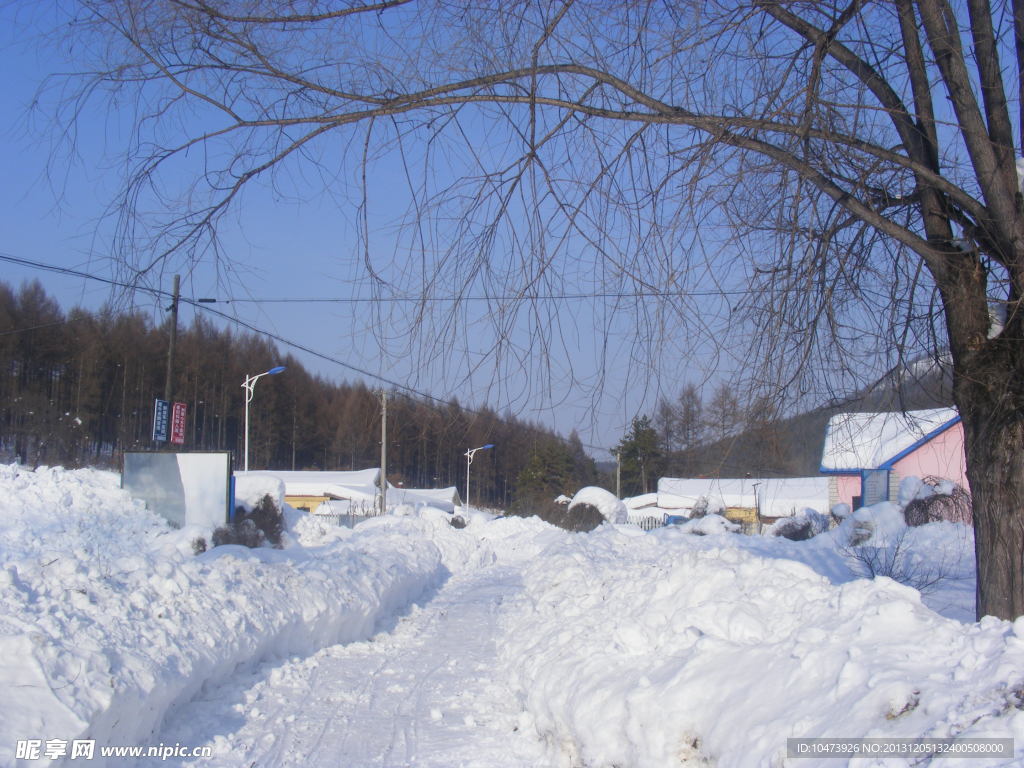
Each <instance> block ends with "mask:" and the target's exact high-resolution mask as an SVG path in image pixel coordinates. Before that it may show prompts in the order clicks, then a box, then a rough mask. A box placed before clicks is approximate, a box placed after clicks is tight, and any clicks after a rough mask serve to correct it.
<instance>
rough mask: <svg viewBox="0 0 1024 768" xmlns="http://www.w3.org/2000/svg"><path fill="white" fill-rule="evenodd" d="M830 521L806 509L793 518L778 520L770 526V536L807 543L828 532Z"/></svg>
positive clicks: (768, 532) (814, 511)
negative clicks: (808, 540)
mask: <svg viewBox="0 0 1024 768" xmlns="http://www.w3.org/2000/svg"><path fill="white" fill-rule="evenodd" d="M828 526H829V519H828V518H827V517H826V516H825V515H822V514H821V513H819V512H817V511H816V510H813V509H810V508H808V507H805V508H804V509H802V510H801V511H800V512H798V513H797V514H795V515H793V516H792V517H784V518H782V519H780V520H776V521H775V523H773V524H772V525H771V526H769V528H768V530H767V531H766V533H767V534H768V535H769V536H781V537H782V538H784V539H789V540H790V541H806V540H807V539H811V538H814V537H815V536H817V535H818V534H819V533H824V532H825V531H827V530H828Z"/></svg>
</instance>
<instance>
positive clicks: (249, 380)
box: [242, 365, 285, 472]
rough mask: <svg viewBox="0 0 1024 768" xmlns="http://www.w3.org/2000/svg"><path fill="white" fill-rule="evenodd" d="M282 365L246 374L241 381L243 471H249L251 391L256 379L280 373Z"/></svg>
mask: <svg viewBox="0 0 1024 768" xmlns="http://www.w3.org/2000/svg"><path fill="white" fill-rule="evenodd" d="M284 368H285V367H284V366H283V365H275V366H274V367H273V368H271V369H270V370H269V371H264V372H263V373H257V374H256V375H255V376H249V375H248V374H246V376H245V381H243V382H242V387H243V388H244V389H245V471H246V472H248V471H249V403H251V402H252V391H253V388H254V387H255V386H256V381H257V380H258V379H259V378H260V377H261V376H273V375H274V374H275V373H280V372H281V371H283V370H284Z"/></svg>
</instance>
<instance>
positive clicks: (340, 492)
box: [249, 467, 380, 512]
mask: <svg viewBox="0 0 1024 768" xmlns="http://www.w3.org/2000/svg"><path fill="white" fill-rule="evenodd" d="M249 474H260V475H271V476H273V477H276V478H278V479H279V480H280V481H281V482H283V483H284V500H285V502H286V503H287V504H289V505H291V506H292V507H294V508H295V509H302V510H305V511H307V512H313V511H315V510H316V508H317V507H319V506H320V505H321V504H322V503H323V502H325V501H347V502H349V504H348V506H349V508H356V509H366V510H367V511H369V510H373V509H374V508H375V507H376V506H377V499H378V495H379V493H380V469H378V468H376V467H371V468H370V469H359V470H352V471H347V472H344V471H339V472H319V471H309V472H304V471H276V470H260V471H259V472H258V473H256V472H250V473H249Z"/></svg>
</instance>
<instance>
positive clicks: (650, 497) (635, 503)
mask: <svg viewBox="0 0 1024 768" xmlns="http://www.w3.org/2000/svg"><path fill="white" fill-rule="evenodd" d="M622 503H623V504H625V505H626V509H630V510H632V509H646V508H647V507H657V506H658V494H656V493H642V494H640V495H639V496H630V497H628V498H625V499H623V500H622Z"/></svg>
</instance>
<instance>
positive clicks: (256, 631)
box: [0, 466, 447, 765]
mask: <svg viewBox="0 0 1024 768" xmlns="http://www.w3.org/2000/svg"><path fill="white" fill-rule="evenodd" d="M0 500H2V501H0V547H2V550H0V555H2V558H3V562H4V563H5V565H4V568H3V570H2V571H0V606H2V608H0V764H3V765H9V764H11V763H13V760H14V747H15V744H16V742H17V741H18V740H19V739H33V738H38V739H64V740H68V741H70V740H73V739H77V738H90V739H95V740H96V742H97V744H98V745H109V744H145V743H147V738H148V737H149V736H150V735H151V734H152V732H153V730H154V729H155V728H156V727H157V726H158V725H159V723H160V722H161V720H162V719H163V718H164V716H165V715H166V714H167V712H168V711H170V710H171V709H173V708H174V707H175V706H176V705H179V704H181V703H183V702H185V701H187V700H189V699H190V698H192V697H193V696H195V695H196V693H197V692H198V691H199V690H200V688H201V687H202V686H203V685H206V684H216V683H217V682H219V681H220V680H222V679H225V678H226V677H228V676H229V675H231V674H232V673H233V672H234V671H235V669H236V668H237V667H239V666H242V665H248V664H253V663H256V662H258V661H260V660H263V659H266V658H269V657H275V656H282V655H292V654H300V655H304V654H309V653H312V652H314V651H316V650H318V649H319V648H321V647H323V646H325V645H329V644H333V643H338V642H343V641H350V640H356V639H364V638H367V637H369V636H370V635H371V634H372V633H373V631H374V627H375V625H376V624H377V622H378V620H379V619H382V618H390V617H393V616H394V615H395V613H397V612H399V611H401V610H403V608H404V607H405V606H407V605H408V604H410V603H411V602H412V601H414V600H416V599H417V598H419V597H420V596H421V595H422V594H424V592H425V591H426V590H428V589H430V588H432V587H434V586H436V585H437V584H439V583H440V582H441V580H443V578H444V577H445V576H446V574H447V569H446V568H445V566H444V565H443V563H442V553H441V551H440V550H439V548H438V547H437V546H436V545H435V544H434V543H433V542H432V538H434V533H436V531H435V527H434V526H433V524H431V523H430V522H429V521H425V520H409V521H400V520H393V521H391V524H389V525H377V526H373V525H363V526H359V528H358V529H357V530H355V531H348V532H346V535H343V536H336V535H334V533H333V531H332V532H329V533H327V534H323V535H320V534H318V533H317V531H316V530H312V529H307V530H305V531H304V532H302V533H300V540H301V541H302V543H303V544H304V545H305V546H298V545H293V546H292V547H290V548H289V549H285V550H272V549H260V550H248V549H245V548H242V547H237V546H225V547H218V548H216V549H214V550H211V551H209V552H207V553H205V554H203V555H200V556H198V557H196V556H194V555H193V553H192V551H191V546H190V538H189V537H190V536H191V535H192V534H193V533H194V532H193V531H186V530H182V531H172V530H170V529H168V528H167V526H166V525H165V524H164V523H163V521H162V520H160V519H159V518H156V517H155V516H154V515H152V514H150V513H148V512H147V511H146V510H144V509H142V508H141V507H140V505H139V504H138V503H137V502H135V501H133V500H132V499H130V498H129V497H128V496H127V495H126V494H125V493H124V492H123V491H121V490H120V489H119V488H118V487H117V478H116V476H115V475H112V474H109V473H99V472H95V471H91V470H81V471H76V472H65V471H63V470H60V469H52V470H40V471H37V472H31V471H27V470H25V469H21V468H18V467H14V466H3V467H0ZM96 763H97V764H99V759H98V756H97V760H96ZM33 764H34V765H36V764H37V765H45V764H46V761H45V760H43V761H38V762H34V763H33Z"/></svg>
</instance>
